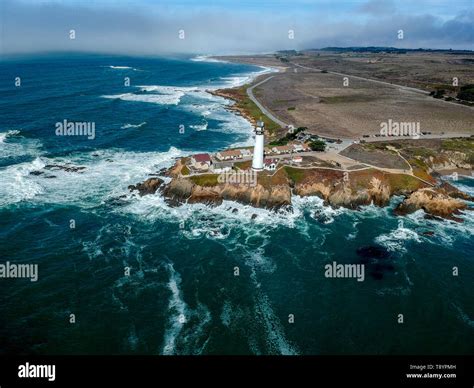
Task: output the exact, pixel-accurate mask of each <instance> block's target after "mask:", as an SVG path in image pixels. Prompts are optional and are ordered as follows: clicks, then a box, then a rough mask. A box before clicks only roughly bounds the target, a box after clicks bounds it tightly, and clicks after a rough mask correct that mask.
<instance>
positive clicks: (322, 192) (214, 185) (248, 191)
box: [131, 160, 473, 221]
mask: <svg viewBox="0 0 474 388" xmlns="http://www.w3.org/2000/svg"><path fill="white" fill-rule="evenodd" d="M182 166H183V163H182V162H181V161H179V160H178V161H177V163H176V164H175V165H174V166H173V167H172V168H171V169H169V170H168V173H167V175H168V176H170V177H172V179H171V181H170V182H169V183H168V184H162V182H161V181H157V178H150V179H148V180H147V181H145V182H143V183H141V184H137V185H136V186H132V187H131V189H137V190H139V192H140V195H144V194H149V193H153V192H154V191H156V190H157V189H158V188H159V190H160V191H161V193H162V195H164V197H165V198H166V199H167V200H168V202H169V203H170V204H172V205H175V206H178V205H180V204H182V203H185V202H186V203H206V204H209V205H219V204H221V203H222V201H223V200H232V201H237V202H240V203H243V204H249V205H252V206H255V207H263V208H268V209H278V208H281V207H285V206H291V203H292V195H299V196H318V197H320V198H322V199H323V200H324V201H325V202H326V203H327V204H328V205H331V206H334V207H338V206H343V207H347V208H351V209H357V208H358V207H359V206H362V205H369V204H371V203H373V204H375V205H377V206H386V205H387V204H388V203H389V201H390V199H391V197H392V196H394V195H401V196H404V197H405V199H404V200H403V202H402V203H400V205H399V206H398V207H397V208H396V209H395V212H396V213H397V214H400V215H402V214H407V213H411V212H414V211H416V210H418V209H423V210H424V211H425V212H426V213H428V214H431V215H433V216H437V217H443V218H448V219H452V220H456V221H460V218H459V217H458V215H459V214H460V212H461V211H463V210H466V209H467V208H468V206H467V205H466V202H465V201H467V200H469V201H472V200H473V198H471V197H470V196H468V195H466V194H465V193H463V192H461V191H459V190H457V189H456V188H455V187H453V186H451V185H449V184H447V183H444V184H442V185H439V186H436V185H433V186H430V185H429V184H427V183H426V182H423V181H422V180H419V179H417V178H416V177H414V176H410V175H405V174H392V173H388V172H384V171H380V170H377V169H366V170H360V171H353V172H342V171H337V170H332V169H318V168H313V169H297V168H292V167H284V168H281V169H279V170H278V171H277V172H276V173H274V174H273V175H272V174H270V173H268V172H261V173H259V175H258V179H257V182H256V184H255V185H253V186H252V185H248V184H233V183H219V181H218V179H217V175H215V174H206V175H198V176H183V175H181V174H180V172H181V170H182Z"/></svg>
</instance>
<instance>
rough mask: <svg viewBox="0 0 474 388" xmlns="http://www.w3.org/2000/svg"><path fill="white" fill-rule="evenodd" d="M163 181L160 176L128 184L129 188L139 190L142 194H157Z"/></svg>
mask: <svg viewBox="0 0 474 388" xmlns="http://www.w3.org/2000/svg"><path fill="white" fill-rule="evenodd" d="M162 183H163V180H161V179H160V178H149V179H147V180H146V181H145V182H142V183H137V184H136V185H130V186H128V189H129V190H130V191H134V190H137V191H138V193H139V194H140V196H143V195H147V194H155V193H156V191H157V190H158V188H159V187H160V186H161V184H162Z"/></svg>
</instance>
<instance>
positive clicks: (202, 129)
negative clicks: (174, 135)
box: [189, 121, 208, 131]
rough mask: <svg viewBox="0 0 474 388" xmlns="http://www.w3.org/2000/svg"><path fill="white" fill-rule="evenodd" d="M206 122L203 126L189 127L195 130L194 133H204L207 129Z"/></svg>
mask: <svg viewBox="0 0 474 388" xmlns="http://www.w3.org/2000/svg"><path fill="white" fill-rule="evenodd" d="M207 125H208V122H207V121H206V122H205V123H204V124H195V125H190V126H189V127H190V128H192V129H195V130H196V131H205V130H206V129H207Z"/></svg>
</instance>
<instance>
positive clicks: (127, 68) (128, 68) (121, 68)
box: [108, 66, 138, 71]
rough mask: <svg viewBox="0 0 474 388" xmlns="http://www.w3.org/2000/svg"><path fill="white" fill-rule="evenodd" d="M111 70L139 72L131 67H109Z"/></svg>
mask: <svg viewBox="0 0 474 388" xmlns="http://www.w3.org/2000/svg"><path fill="white" fill-rule="evenodd" d="M108 67H109V68H110V69H114V70H134V71H138V69H135V68H134V67H130V66H108Z"/></svg>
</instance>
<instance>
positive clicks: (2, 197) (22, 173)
mask: <svg viewBox="0 0 474 388" xmlns="http://www.w3.org/2000/svg"><path fill="white" fill-rule="evenodd" d="M44 166H45V163H44V162H43V161H42V160H41V158H36V159H35V160H33V161H32V162H25V163H19V164H15V165H12V166H7V167H6V168H3V169H0V181H1V182H2V184H1V185H0V206H6V205H10V204H12V203H17V202H21V201H27V200H32V199H33V198H34V197H35V196H37V195H39V194H42V193H43V192H44V188H43V186H42V185H41V184H40V183H38V182H37V181H35V180H33V179H30V172H32V171H36V170H40V169H42V168H43V167H44Z"/></svg>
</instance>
